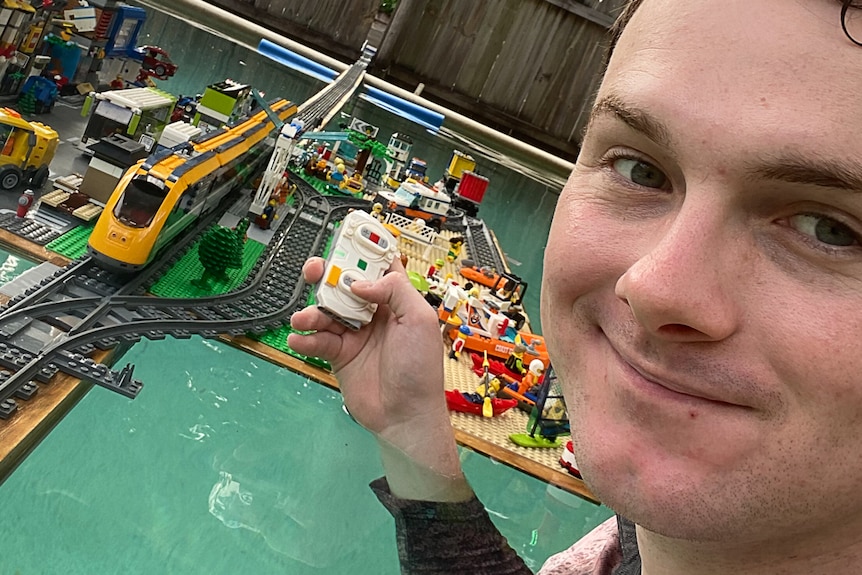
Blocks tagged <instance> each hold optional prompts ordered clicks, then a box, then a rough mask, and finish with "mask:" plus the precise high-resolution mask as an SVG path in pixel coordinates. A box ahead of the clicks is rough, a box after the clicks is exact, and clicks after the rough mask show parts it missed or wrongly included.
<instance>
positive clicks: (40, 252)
mask: <svg viewBox="0 0 862 575" xmlns="http://www.w3.org/2000/svg"><path fill="white" fill-rule="evenodd" d="M0 244H3V246H5V247H7V248H8V249H10V250H13V251H16V252H18V253H19V254H22V255H24V256H26V257H29V258H32V259H34V260H36V261H39V262H51V263H52V264H54V265H56V266H60V267H65V266H66V264H68V263H69V261H70V260H69V259H68V258H65V257H63V256H61V255H60V254H57V253H54V252H52V251H50V250H47V249H45V248H44V247H42V246H40V245H38V244H34V243H33V242H31V241H29V240H25V239H24V238H22V237H21V236H16V235H15V234H13V233H12V232H9V231H7V230H4V229H2V228H0Z"/></svg>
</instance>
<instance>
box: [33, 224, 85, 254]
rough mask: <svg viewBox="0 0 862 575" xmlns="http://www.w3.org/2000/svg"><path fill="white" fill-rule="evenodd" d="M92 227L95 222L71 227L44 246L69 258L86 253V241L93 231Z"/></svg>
mask: <svg viewBox="0 0 862 575" xmlns="http://www.w3.org/2000/svg"><path fill="white" fill-rule="evenodd" d="M93 227H95V224H90V225H86V226H77V227H75V228H72V229H71V230H69V231H68V232H66V233H65V234H63V235H62V236H60V237H59V238H57V239H56V240H54V241H52V242H50V243H49V244H48V245H47V246H45V247H46V248H47V249H49V250H51V251H52V252H54V253H58V254H60V255H61V256H65V257H67V258H69V259H70V260H74V259H77V258H79V257H81V256H82V255H84V254H86V253H87V241H89V239H90V234H91V233H93Z"/></svg>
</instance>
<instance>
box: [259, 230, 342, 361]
mask: <svg viewBox="0 0 862 575" xmlns="http://www.w3.org/2000/svg"><path fill="white" fill-rule="evenodd" d="M340 225H341V222H335V228H338V226H340ZM333 235H334V234H333ZM333 235H331V236H329V238H327V240H326V245H325V246H324V248H323V254H322V255H323V257H324V258H326V257H327V255H329V250H330V249H331V248H332V240H333ZM316 303H317V300H316V299H315V297H314V290H311V293H309V294H308V299H307V300H306V301H305V306H306V307H308V306H312V305H314V304H316ZM294 332H296V330H294V329H293V328H291V327H290V326H284V327H281V328H279V329H274V330H272V331H268V332H266V333H264V334H261V335H254V334H249V337H250V338H252V339H254V340H256V341H259V342H260V343H262V344H264V345H266V346H269V347H271V348H273V349H277V350H278V351H280V352H282V353H286V354H288V355H291V356H293V357H295V358H297V359H300V360H302V361H304V362H305V363H308V364H311V365H316V366H317V367H320V368H322V369H326V370H329V371H332V367H331V366H330V365H329V362H327V361H326V360H323V359H320V358H319V357H309V356H307V355H302V354H301V353H297V352H295V351H293V349H291V348H290V346H288V345H287V336H289V335H290V334H291V333H294ZM296 333H302V332H296Z"/></svg>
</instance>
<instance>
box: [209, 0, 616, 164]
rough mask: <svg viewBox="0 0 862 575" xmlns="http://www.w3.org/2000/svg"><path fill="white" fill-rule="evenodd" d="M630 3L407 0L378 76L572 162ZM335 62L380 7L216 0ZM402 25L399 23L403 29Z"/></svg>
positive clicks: (334, 1) (360, 37)
mask: <svg viewBox="0 0 862 575" xmlns="http://www.w3.org/2000/svg"><path fill="white" fill-rule="evenodd" d="M625 2H626V0H469V1H468V0H400V1H399V6H398V8H397V11H396V14H395V17H394V19H393V26H392V29H391V30H389V32H388V33H387V35H386V36H384V39H383V44H382V46H380V48H381V51H380V52H379V54H378V56H379V57H378V58H377V59H376V61H373V62H372V68H371V72H372V73H373V74H375V75H378V76H382V77H383V78H384V79H389V80H390V81H392V82H394V83H396V84H400V85H402V86H403V87H405V88H408V89H410V90H412V89H413V88H414V87H415V86H416V85H417V84H418V83H420V82H422V83H424V84H425V85H426V91H425V95H426V96H428V97H431V98H432V99H435V100H437V101H440V102H441V103H442V104H444V105H448V106H450V107H454V108H455V109H459V110H461V111H462V112H465V113H468V114H469V115H471V116H473V117H475V118H477V119H478V120H480V121H484V122H486V123H489V124H491V125H495V126H497V127H498V128H507V129H510V131H512V132H517V133H519V134H523V135H525V136H527V137H528V139H529V138H533V140H534V142H537V143H542V144H545V145H546V146H548V147H553V148H556V149H557V150H558V151H560V152H562V155H564V156H568V157H569V158H571V157H573V155H574V153H575V152H576V151H577V147H578V142H579V139H580V135H581V132H582V130H583V128H584V125H585V123H586V119H587V112H588V106H589V104H590V102H591V98H592V95H593V93H594V91H595V89H596V87H597V74H598V72H599V70H600V66H601V59H602V53H603V49H604V47H603V45H604V39H605V37H606V32H607V31H606V27H607V26H608V24H609V23H610V22H611V21H612V16H614V15H615V14H616V12H617V11H618V10H619V8H620V7H621V6H622V5H623V4H624V3H625ZM213 3H214V4H217V5H220V6H222V7H225V8H228V9H233V10H234V11H239V12H240V13H242V14H247V13H252V14H253V18H252V19H254V20H256V21H257V22H258V23H261V24H264V25H267V26H269V27H270V28H275V29H278V30H281V31H283V32H284V33H285V34H287V35H288V36H296V37H297V39H298V40H300V41H302V42H304V43H306V44H310V45H312V46H314V47H317V48H320V49H322V50H323V51H324V52H327V53H330V54H338V55H344V54H354V55H355V56H354V57H356V56H358V55H359V48H360V47H361V45H362V43H363V42H364V41H365V38H366V37H367V35H368V32H369V30H370V29H371V24H372V22H373V21H374V19H375V15H376V14H377V10H378V7H379V5H380V3H379V0H351V1H350V2H344V1H343V0H315V1H314V2H309V1H308V0H215V1H214V2H213ZM396 21H398V25H397V26H395V25H394V23H395V22H396Z"/></svg>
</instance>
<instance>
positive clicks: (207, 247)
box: [192, 218, 249, 288]
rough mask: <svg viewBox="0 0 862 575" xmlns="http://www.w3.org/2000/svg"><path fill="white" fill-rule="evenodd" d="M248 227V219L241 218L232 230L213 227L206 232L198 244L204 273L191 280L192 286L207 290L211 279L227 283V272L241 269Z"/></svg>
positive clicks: (199, 257)
mask: <svg viewBox="0 0 862 575" xmlns="http://www.w3.org/2000/svg"><path fill="white" fill-rule="evenodd" d="M248 225H249V221H248V219H247V218H243V219H242V220H240V221H239V223H238V224H237V225H236V227H235V228H233V229H231V228H226V227H224V226H215V227H212V228H210V229H209V230H207V232H206V234H204V237H203V238H201V241H200V243H199V244H198V259H200V262H201V265H203V267H204V271H203V274H202V275H201V277H200V278H199V279H193V280H192V285H195V286H197V287H199V288H207V287H209V284H210V280H212V279H215V280H217V281H227V279H228V275H227V270H229V269H236V268H239V267H242V253H243V249H244V244H245V232H246V230H248Z"/></svg>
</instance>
